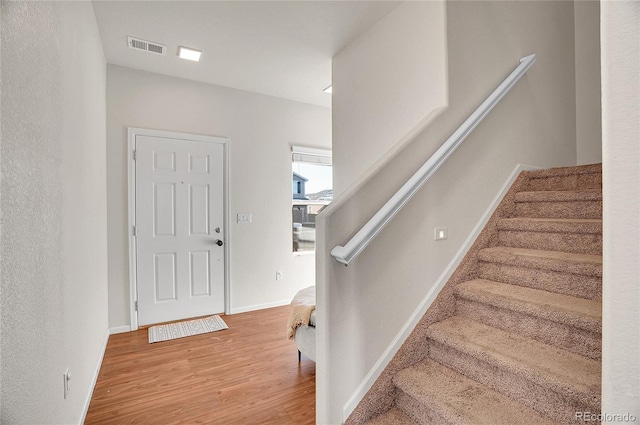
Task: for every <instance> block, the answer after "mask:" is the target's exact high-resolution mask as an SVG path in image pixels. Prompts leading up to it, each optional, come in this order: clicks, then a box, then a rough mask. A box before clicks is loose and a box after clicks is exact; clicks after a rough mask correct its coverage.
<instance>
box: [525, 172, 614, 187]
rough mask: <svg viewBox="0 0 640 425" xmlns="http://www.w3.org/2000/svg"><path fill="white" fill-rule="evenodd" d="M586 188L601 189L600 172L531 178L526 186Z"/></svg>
mask: <svg viewBox="0 0 640 425" xmlns="http://www.w3.org/2000/svg"><path fill="white" fill-rule="evenodd" d="M587 189H602V173H591V174H573V175H568V176H553V177H545V178H532V179H531V180H529V183H528V186H527V190H530V191H537V190H540V191H541V190H587Z"/></svg>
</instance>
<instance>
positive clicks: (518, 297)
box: [456, 279, 602, 332]
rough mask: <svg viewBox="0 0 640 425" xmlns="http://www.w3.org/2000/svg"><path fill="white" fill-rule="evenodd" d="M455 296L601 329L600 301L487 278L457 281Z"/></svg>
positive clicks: (568, 323) (567, 323)
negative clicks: (458, 282)
mask: <svg viewBox="0 0 640 425" xmlns="http://www.w3.org/2000/svg"><path fill="white" fill-rule="evenodd" d="M456 295H457V296H458V297H461V298H463V299H467V300H471V301H476V302H480V303H483V304H488V305H491V306H494V307H498V308H503V309H506V310H511V311H516V312H519V313H523V314H527V315H530V316H535V317H539V318H542V319H546V320H550V321H553V322H556V323H561V324H565V325H569V326H573V327H576V328H579V329H584V330H587V331H591V332H601V331H602V303H601V302H599V301H594V300H588V299H584V298H576V297H572V296H569V295H562V294H556V293H553V292H548V291H541V290H538V289H532V288H527V287H524V286H516V285H509V284H506V283H500V282H494V281H491V280H485V279H475V280H471V281H468V282H463V283H460V284H458V285H457V286H456Z"/></svg>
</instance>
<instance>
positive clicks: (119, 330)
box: [109, 325, 131, 335]
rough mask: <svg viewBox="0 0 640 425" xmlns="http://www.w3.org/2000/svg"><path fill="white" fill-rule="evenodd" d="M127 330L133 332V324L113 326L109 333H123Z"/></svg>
mask: <svg viewBox="0 0 640 425" xmlns="http://www.w3.org/2000/svg"><path fill="white" fill-rule="evenodd" d="M125 332H131V326H129V325H124V326H114V327H113V328H110V329H109V334H110V335H115V334H123V333H125Z"/></svg>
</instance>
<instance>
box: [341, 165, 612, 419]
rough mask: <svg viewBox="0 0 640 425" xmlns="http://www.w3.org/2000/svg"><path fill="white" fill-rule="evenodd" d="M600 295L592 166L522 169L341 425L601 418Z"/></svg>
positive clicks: (597, 179)
mask: <svg viewBox="0 0 640 425" xmlns="http://www.w3.org/2000/svg"><path fill="white" fill-rule="evenodd" d="M601 293H602V168H601V166H600V165H599V164H596V165H588V166H580V167H567V168H555V169H550V170H542V171H533V172H523V173H521V175H520V176H519V177H518V179H517V180H516V182H515V183H514V184H513V186H512V188H511V189H510V190H509V192H508V193H507V195H506V196H505V197H504V199H503V201H502V202H501V204H500V205H499V207H498V208H497V209H496V211H495V212H494V214H493V216H492V217H491V219H490V220H489V222H488V223H487V225H486V227H485V229H484V230H483V231H482V232H481V234H480V236H479V237H478V239H477V241H476V242H475V244H474V245H473V246H472V248H471V250H470V251H469V252H468V253H467V255H466V256H465V258H464V260H463V261H462V263H461V264H460V266H459V267H458V269H457V270H456V272H454V274H453V275H452V277H451V279H450V280H449V281H448V282H447V284H446V285H445V287H444V288H443V290H442V291H441V293H440V295H438V298H437V299H436V300H435V301H434V303H433V304H432V306H431V307H430V308H429V310H428V311H427V313H426V314H425V316H424V317H423V319H422V320H421V322H420V323H419V324H418V326H417V327H416V329H415V330H414V332H413V333H412V334H411V336H410V337H409V339H408V340H407V341H406V342H405V343H404V345H403V346H402V348H401V349H400V351H399V352H398V354H396V357H394V359H393V360H392V362H391V363H390V364H389V366H387V369H386V370H385V371H384V372H383V373H382V375H381V376H380V377H379V378H378V380H377V381H376V383H375V384H374V385H373V387H372V388H371V389H370V391H369V392H368V393H367V395H366V396H365V398H364V399H363V400H362V401H361V403H360V404H359V405H358V407H357V408H356V410H355V411H354V412H353V413H352V415H351V416H350V417H349V419H348V420H347V422H346V423H347V425H357V424H363V423H366V424H369V425H394V424H407V425H408V424H517V423H540V424H552V423H576V419H578V420H579V419H580V418H579V416H580V415H582V414H583V413H582V412H590V413H591V414H597V413H599V412H600V379H601V378H600V377H601V364H600V356H601V351H600V346H601V327H602V317H601V311H602V306H601ZM577 415H578V416H577Z"/></svg>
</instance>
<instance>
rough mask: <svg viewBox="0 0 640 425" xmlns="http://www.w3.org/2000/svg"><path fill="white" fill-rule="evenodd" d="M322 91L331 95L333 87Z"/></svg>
mask: <svg viewBox="0 0 640 425" xmlns="http://www.w3.org/2000/svg"><path fill="white" fill-rule="evenodd" d="M322 91H323V92H325V93H329V94H331V93H333V86H329V87H327V88H326V89H324V90H322Z"/></svg>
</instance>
